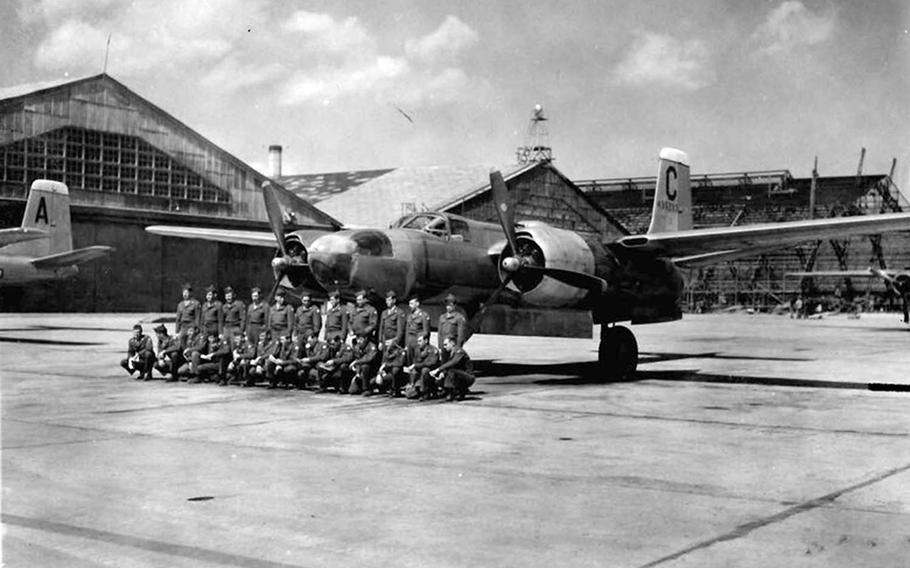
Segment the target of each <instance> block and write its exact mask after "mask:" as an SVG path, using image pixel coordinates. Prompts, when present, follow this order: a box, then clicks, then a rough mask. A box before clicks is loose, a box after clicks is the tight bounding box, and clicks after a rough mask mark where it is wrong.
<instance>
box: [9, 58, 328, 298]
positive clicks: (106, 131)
mask: <svg viewBox="0 0 910 568" xmlns="http://www.w3.org/2000/svg"><path fill="white" fill-rule="evenodd" d="M39 178H47V179H53V180H58V181H62V182H64V183H66V184H67V186H68V187H69V190H70V196H71V202H72V207H71V209H72V217H73V245H74V246H75V247H83V246H88V245H94V244H100V245H111V246H113V247H115V248H116V251H115V252H114V253H113V254H112V255H111V256H110V257H109V258H107V259H104V260H100V261H94V262H91V263H87V264H85V265H83V266H82V267H80V274H79V275H78V276H77V277H76V278H75V279H71V280H66V281H61V282H54V283H47V284H39V285H32V286H29V287H27V288H10V287H3V288H0V294H2V297H3V300H4V301H3V309H5V310H16V311H20V310H21V311H170V310H172V309H173V308H174V306H175V305H176V302H177V300H178V299H179V296H180V287H181V285H182V284H183V283H184V282H190V283H192V284H194V285H195V286H196V287H197V296H201V295H202V294H201V290H198V289H199V288H204V287H205V286H206V285H208V284H210V283H211V284H215V285H216V286H218V287H219V288H220V287H223V286H226V285H232V286H234V287H235V288H236V289H237V291H238V293H239V294H241V295H242V297H247V294H248V291H249V288H250V287H251V286H253V285H262V286H264V287H265V286H269V285H271V283H272V280H273V278H272V274H271V270H270V269H269V264H268V261H269V259H270V257H271V254H272V253H271V252H270V251H268V250H267V249H263V248H249V247H244V246H240V245H228V244H220V243H211V242H202V241H189V240H184V239H172V238H162V237H158V236H154V235H150V234H148V233H146V232H145V231H144V227H145V226H146V225H150V224H175V225H176V224H179V225H196V226H203V227H205V226H209V227H215V226H217V227H222V228H245V229H251V228H254V229H261V230H268V225H267V223H266V219H267V217H266V214H265V210H264V205H263V201H262V197H261V193H260V189H259V188H260V186H261V184H262V183H263V182H264V181H265V180H266V179H267V178H266V176H264V175H263V174H260V173H259V172H257V171H255V170H254V169H253V168H251V167H250V166H248V165H247V164H245V163H244V162H242V161H240V160H239V159H237V158H236V157H234V156H232V155H231V154H230V153H229V152H227V151H225V150H223V149H222V148H219V147H218V146H216V145H215V144H213V143H212V142H211V141H209V140H207V139H206V138H205V137H204V136H202V135H201V134H199V133H197V132H195V131H194V130H192V129H191V128H190V127H188V126H187V125H186V124H184V123H183V122H181V121H180V120H178V119H176V118H174V117H173V116H171V115H170V114H168V113H167V112H165V111H164V110H162V109H161V108H159V107H157V106H155V105H154V104H152V103H151V102H149V101H148V100H146V99H144V98H143V97H141V96H140V95H138V94H136V93H135V92H134V91H132V90H130V89H129V88H127V87H126V86H125V85H123V84H122V83H120V82H119V81H117V80H115V79H113V78H112V77H110V76H109V75H106V74H101V75H96V76H93V77H88V78H85V79H80V80H76V81H68V82H62V83H56V84H43V85H40V86H37V87H36V86H34V85H32V86H29V87H25V88H18V89H17V88H13V89H5V90H0V203H2V207H0V226H4V227H9V226H18V225H19V224H20V222H21V219H22V212H23V210H24V207H25V199H26V196H27V192H28V188H29V186H30V185H31V182H32V181H33V180H35V179H39ZM302 207H303V208H304V210H305V213H307V214H306V215H302V216H301V215H298V217H297V219H296V221H297V223H298V224H299V225H300V226H301V227H330V226H337V222H336V221H335V220H334V219H333V218H332V217H330V216H329V215H326V214H325V213H323V212H321V211H319V210H318V209H316V208H314V207H309V206H307V205H305V204H304V205H303V206H302ZM0 284H2V283H0Z"/></svg>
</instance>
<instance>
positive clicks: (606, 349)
mask: <svg viewBox="0 0 910 568" xmlns="http://www.w3.org/2000/svg"><path fill="white" fill-rule="evenodd" d="M598 362H599V363H600V372H601V373H602V376H603V377H604V379H606V380H608V381H629V380H632V379H634V378H635V369H636V367H637V366H638V342H637V341H635V335H633V334H632V332H631V331H630V330H629V328H627V327H622V326H614V327H605V328H604V329H603V330H602V331H601V333H600V349H599V350H598Z"/></svg>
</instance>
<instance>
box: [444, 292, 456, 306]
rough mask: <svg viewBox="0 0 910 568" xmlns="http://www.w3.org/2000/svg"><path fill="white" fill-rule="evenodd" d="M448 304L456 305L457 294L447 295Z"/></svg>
mask: <svg viewBox="0 0 910 568" xmlns="http://www.w3.org/2000/svg"><path fill="white" fill-rule="evenodd" d="M446 303H447V304H454V303H455V294H448V295H446Z"/></svg>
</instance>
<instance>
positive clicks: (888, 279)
mask: <svg viewBox="0 0 910 568" xmlns="http://www.w3.org/2000/svg"><path fill="white" fill-rule="evenodd" d="M869 272H871V273H872V274H875V275H876V276H878V277H879V278H881V279H883V280H884V281H885V282H887V283H888V284H890V285H891V286H894V287H895V288H896V287H897V286H896V284H897V279H896V278H894V277H893V276H891V275H890V274H888V273H887V272H885V271H884V270H882V269H881V268H874V267H870V268H869Z"/></svg>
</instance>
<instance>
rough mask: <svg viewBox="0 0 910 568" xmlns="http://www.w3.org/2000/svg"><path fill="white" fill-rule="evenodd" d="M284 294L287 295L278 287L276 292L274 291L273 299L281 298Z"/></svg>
mask: <svg viewBox="0 0 910 568" xmlns="http://www.w3.org/2000/svg"><path fill="white" fill-rule="evenodd" d="M285 294H287V292H285V291H284V288H282V287H280V286H279V287H278V289H277V290H275V297H281V298H283V297H284V295H285Z"/></svg>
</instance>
